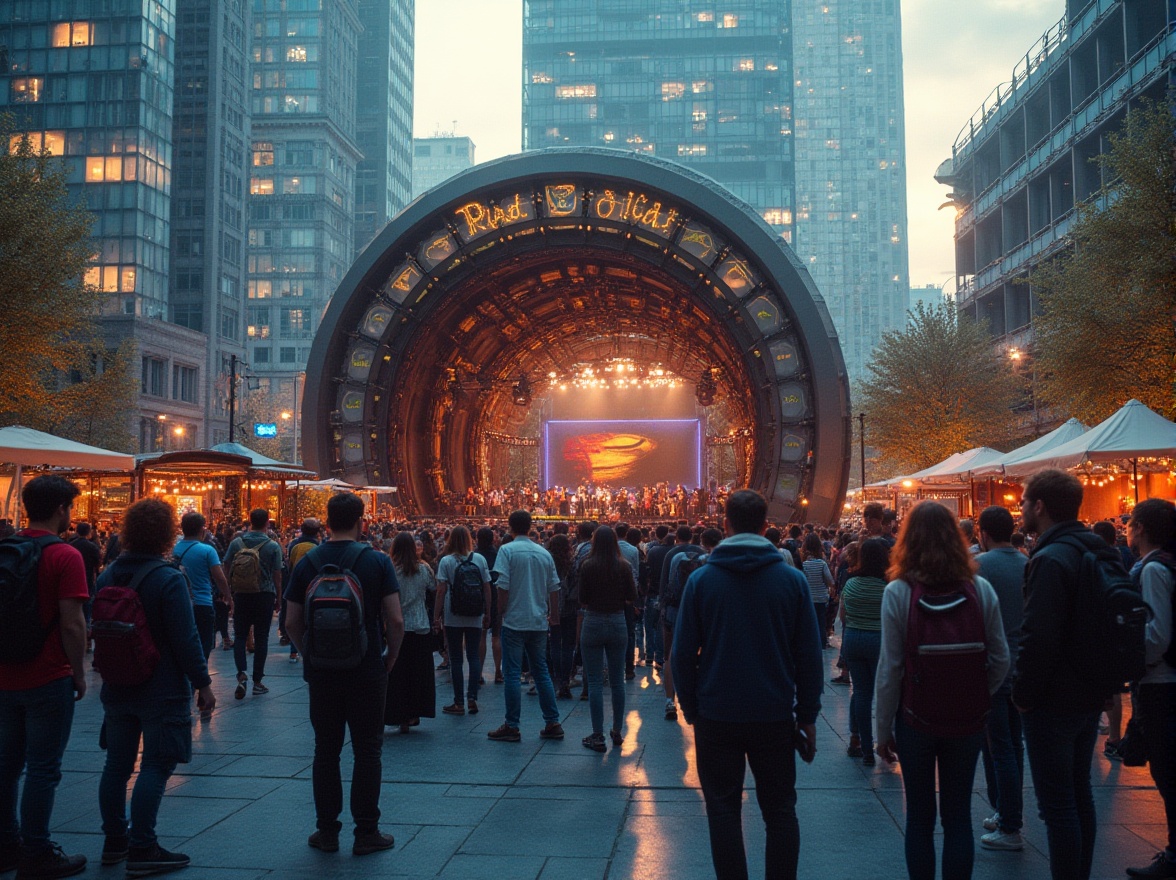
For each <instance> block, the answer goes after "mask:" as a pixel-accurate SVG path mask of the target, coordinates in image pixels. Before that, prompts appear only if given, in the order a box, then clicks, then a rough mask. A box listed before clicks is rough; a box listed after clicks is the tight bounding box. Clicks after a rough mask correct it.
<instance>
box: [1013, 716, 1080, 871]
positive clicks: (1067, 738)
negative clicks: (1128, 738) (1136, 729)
mask: <svg viewBox="0 0 1176 880" xmlns="http://www.w3.org/2000/svg"><path fill="white" fill-rule="evenodd" d="M1098 716H1099V713H1098V712H1075V713H1067V714H1065V715H1062V714H1059V713H1056V712H1050V711H1048V710H1046V709H1035V710H1033V711H1030V712H1026V713H1024V714H1023V715H1022V716H1021V722H1022V724H1023V726H1024V731H1025V750H1026V751H1027V752H1028V754H1029V772H1030V773H1031V774H1032V775H1033V790H1034V791H1035V792H1036V793H1037V812H1038V815H1040V816H1041V821H1043V822H1044V823H1045V830H1046V838H1047V840H1048V841H1049V871H1050V876H1051V877H1052V878H1053V880H1088V878H1089V877H1090V867H1091V864H1092V863H1093V861H1094V838H1095V833H1096V831H1097V828H1098V821H1097V819H1096V817H1095V812H1094V793H1093V792H1092V790H1091V787H1090V762H1091V760H1093V758H1094V745H1095V742H1096V741H1097V740H1098Z"/></svg>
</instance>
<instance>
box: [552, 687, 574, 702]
mask: <svg viewBox="0 0 1176 880" xmlns="http://www.w3.org/2000/svg"><path fill="white" fill-rule="evenodd" d="M555 698H556V699H557V700H570V699H571V698H572V689H571V688H570V687H568V686H567V685H566V684H565V685H563V686H562V687H561V688H560V689H559V693H557V694H556V695H555Z"/></svg>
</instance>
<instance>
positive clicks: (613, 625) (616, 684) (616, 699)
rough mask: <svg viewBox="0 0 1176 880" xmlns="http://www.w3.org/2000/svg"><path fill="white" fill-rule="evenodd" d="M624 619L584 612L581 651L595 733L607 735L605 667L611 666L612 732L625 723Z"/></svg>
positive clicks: (612, 615)
mask: <svg viewBox="0 0 1176 880" xmlns="http://www.w3.org/2000/svg"><path fill="white" fill-rule="evenodd" d="M625 629H626V625H625V615H624V613H622V612H619V611H618V612H617V613H615V614H599V613H596V612H594V611H586V612H584V625H583V626H582V627H580V651H581V652H582V653H583V654H584V674H585V676H587V678H588V713H589V714H590V715H591V716H592V732H593V733H604V664H605V661H606V659H607V662H608V685H609V689H610V690H611V691H612V717H613V726H612V729H613V730H617V731H619V730H621V729H622V725H623V724H624V723H625V679H624V670H625V643H626V641H627V639H626V635H625Z"/></svg>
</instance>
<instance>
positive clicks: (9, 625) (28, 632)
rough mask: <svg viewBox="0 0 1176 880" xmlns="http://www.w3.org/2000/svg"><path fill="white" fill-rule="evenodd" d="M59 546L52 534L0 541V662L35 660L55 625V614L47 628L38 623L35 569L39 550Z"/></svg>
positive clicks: (38, 597)
mask: <svg viewBox="0 0 1176 880" xmlns="http://www.w3.org/2000/svg"><path fill="white" fill-rule="evenodd" d="M61 543H63V542H62V540H61V539H60V538H58V537H57V536H56V535H41V536H40V537H38V538H29V537H26V536H25V535H13V536H12V537H10V538H5V539H4V540H2V541H0V663H5V664H8V663H30V662H32V661H33V660H36V659H37V657H38V656H40V654H41V649H42V648H44V647H45V639H47V638H48V637H49V631H50V630H51V629H52V628H53V627H54V626H56V624H57V615H56V613H55V614H54V617H53V620H52V621H51V622H50V624H49V626H45V625H44V624H42V623H41V590H40V586H39V581H38V580H37V569H38V567H39V566H40V562H41V551H42V550H44V549H45V548H46V547H48V546H49V545H50V544H61Z"/></svg>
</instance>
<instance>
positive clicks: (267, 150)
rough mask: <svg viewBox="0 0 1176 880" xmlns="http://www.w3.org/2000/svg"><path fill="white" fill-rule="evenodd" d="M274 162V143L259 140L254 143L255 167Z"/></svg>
mask: <svg viewBox="0 0 1176 880" xmlns="http://www.w3.org/2000/svg"><path fill="white" fill-rule="evenodd" d="M273 164H274V145H273V144H270V143H265V142H261V141H259V142H258V143H255V144H254V145H253V165H254V167H255V168H257V167H263V166H266V165H273Z"/></svg>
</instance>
